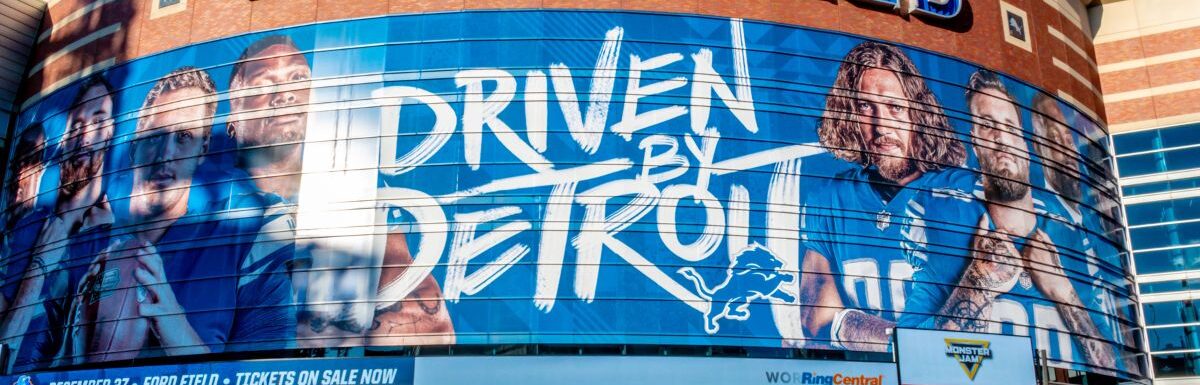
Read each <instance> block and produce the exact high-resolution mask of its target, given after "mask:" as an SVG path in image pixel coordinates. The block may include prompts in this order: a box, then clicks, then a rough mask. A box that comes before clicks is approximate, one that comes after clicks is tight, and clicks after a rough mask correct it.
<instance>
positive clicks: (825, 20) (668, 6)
mask: <svg viewBox="0 0 1200 385" xmlns="http://www.w3.org/2000/svg"><path fill="white" fill-rule="evenodd" d="M158 1H159V0H107V2H106V0H100V1H88V0H61V1H59V2H57V3H54V4H52V5H51V7H50V9H49V12H48V15H47V17H46V20H45V22H44V28H45V29H47V30H50V29H53V33H52V34H51V36H50V38H49V39H47V40H46V41H44V42H43V43H42V44H41V45H40V46H39V47H38V48H37V53H36V56H35V59H34V61H33V62H34V63H38V62H40V61H44V60H46V59H47V58H51V59H53V60H51V61H49V62H47V63H46V64H45V66H44V68H42V69H41V70H39V71H34V72H32V73H30V74H29V75H28V76H29V78H28V81H27V82H26V86H25V87H24V89H23V93H22V95H23V96H24V98H23V99H26V100H36V99H37V97H38V96H39V94H44V93H48V92H50V91H52V90H54V89H56V88H57V87H60V86H62V85H63V84H65V83H69V82H70V81H71V80H72V79H73V78H78V77H80V75H86V74H87V73H90V72H94V71H98V70H102V69H103V68H107V67H109V66H112V65H115V64H119V63H121V62H123V61H126V60H129V59H132V58H136V57H141V56H145V55H150V54H153V53H156V52H161V51H164V50H169V49H172V48H176V47H180V46H184V45H188V44H192V43H197V42H202V41H207V40H212V39H216V38H219V37H224V36H230V35H236V34H241V33H246V32H250V31H256V30H263V29H270V28H278V27H285V26H291V25H297V24H304V23H312V22H318V21H326V20H336V19H344V18H355V17H369V16H377V15H385V14H397V13H419V12H442V11H456V10H463V9H496V8H590V9H628V10H642V11H655V12H679V13H689V14H703V15H714V16H726V17H742V18H746V19H753V20H764V21H771V22H778V23H785V24H793V25H801V26H808V27H814V28H823V29H830V30H838V31H845V32H849V33H853V34H859V35H864V36H868V37H874V38H879V39H884V40H889V41H893V42H900V43H904V44H908V45H912V46H916V47H920V48H925V49H929V50H933V51H937V52H942V53H945V54H948V55H951V56H956V57H960V58H963V59H965V60H968V61H971V62H974V63H978V64H980V65H983V66H985V67H989V68H992V69H994V70H998V71H1001V72H1005V73H1008V74H1011V75H1013V76H1016V77H1018V78H1021V79H1022V80H1024V81H1026V82H1028V83H1031V84H1035V85H1038V86H1040V87H1042V88H1043V89H1045V90H1047V91H1049V92H1050V93H1052V94H1053V93H1057V94H1059V95H1060V96H1064V95H1063V94H1066V96H1065V97H1068V98H1070V100H1077V101H1078V103H1079V104H1080V106H1081V107H1083V108H1084V109H1087V110H1090V111H1093V112H1095V113H1096V114H1097V115H1098V116H1101V117H1102V116H1103V113H1104V112H1103V108H1102V107H1103V106H1102V103H1101V100H1100V97H1099V95H1098V94H1097V93H1096V92H1095V91H1093V89H1095V88H1098V84H1099V78H1098V76H1097V74H1096V70H1095V67H1093V66H1092V64H1091V62H1093V61H1094V60H1093V51H1092V44H1091V40H1090V38H1089V37H1088V32H1085V31H1084V30H1083V29H1081V27H1080V26H1078V25H1076V24H1075V23H1073V22H1071V21H1070V19H1069V18H1067V17H1066V16H1065V15H1064V11H1061V10H1059V8H1056V7H1055V6H1052V3H1054V2H1056V1H1057V2H1062V1H1076V0H1007V3H1008V4H1011V5H1012V6H1014V7H1016V8H1019V9H1020V10H1022V11H1024V12H1026V13H1027V15H1028V20H1029V31H1028V35H1029V37H1030V39H1031V40H1032V41H1031V42H1032V51H1026V50H1024V49H1022V48H1019V47H1017V46H1015V45H1011V44H1008V43H1006V42H1005V41H1004V35H1003V34H1004V33H1005V30H1004V28H1003V24H1002V19H1001V16H1000V12H1001V11H1000V0H966V5H965V7H964V11H963V12H962V13H961V14H960V15H959V16H958V17H957V18H955V19H953V20H941V19H934V18H924V17H914V16H907V17H904V16H900V15H898V14H896V13H894V11H892V10H890V9H888V8H885V7H879V6H875V5H872V4H870V3H867V2H864V1H861V0H387V1H384V0H255V1H250V0H180V1H181V3H182V5H179V6H177V7H178V10H177V11H175V12H174V13H169V14H161V13H162V12H160V14H154V13H155V12H154V11H153V8H154V5H155V3H156V2H158ZM97 3H103V5H101V6H99V7H96V9H95V10H92V11H90V12H87V15H85V16H84V17H82V18H75V19H71V17H70V16H71V15H72V14H74V13H78V12H80V10H81V9H84V8H85V7H87V5H88V4H97ZM112 25H118V26H119V27H118V28H116V30H115V31H111V33H108V34H105V35H103V36H99V37H96V38H95V39H94V40H92V41H91V42H89V43H86V44H82V45H79V44H77V43H78V42H80V41H86V38H87V37H89V36H92V35H94V34H95V33H96V32H97V31H101V32H105V31H106V30H105V28H109V30H111V29H112V28H111V26H112ZM1050 29H1054V30H1056V31H1059V32H1060V33H1061V35H1062V38H1059V37H1055V36H1052V35H1051V33H1050V32H1049V30H1050ZM1063 38H1065V39H1066V41H1070V42H1071V43H1072V44H1073V45H1074V46H1075V47H1078V50H1076V49H1072V48H1070V45H1068V44H1067V43H1065V42H1064V40H1063ZM71 48H74V49H73V50H71ZM1079 50H1081V51H1082V52H1083V53H1082V54H1080V53H1079ZM68 51H69V52H68ZM1056 60H1057V62H1058V63H1060V64H1058V65H1056ZM1063 65H1066V66H1069V67H1070V68H1072V69H1073V71H1074V72H1075V73H1077V74H1079V75H1081V76H1082V77H1083V80H1082V81H1081V80H1080V79H1079V78H1078V77H1073V76H1070V75H1069V74H1068V73H1067V72H1066V71H1064V70H1063V69H1062V67H1063ZM1084 82H1089V83H1091V84H1092V86H1091V87H1089V86H1088V85H1085V83H1084Z"/></svg>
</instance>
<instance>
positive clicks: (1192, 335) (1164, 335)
mask: <svg viewBox="0 0 1200 385" xmlns="http://www.w3.org/2000/svg"><path fill="white" fill-rule="evenodd" d="M1146 333H1147V336H1148V337H1150V351H1160V350H1191V349H1200V326H1183V327H1174V328H1162V329H1147V330H1146Z"/></svg>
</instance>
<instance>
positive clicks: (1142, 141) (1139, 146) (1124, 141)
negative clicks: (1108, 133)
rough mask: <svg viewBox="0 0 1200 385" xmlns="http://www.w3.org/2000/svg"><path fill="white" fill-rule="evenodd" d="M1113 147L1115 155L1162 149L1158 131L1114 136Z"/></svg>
mask: <svg viewBox="0 0 1200 385" xmlns="http://www.w3.org/2000/svg"><path fill="white" fill-rule="evenodd" d="M1113 145H1114V146H1115V147H1116V151H1117V154H1118V155H1119V154H1129V153H1133V152H1141V151H1149V150H1154V149H1158V148H1162V141H1161V140H1160V137H1159V135H1158V130H1147V131H1139V132H1133V133H1128V134H1121V135H1114V136H1113Z"/></svg>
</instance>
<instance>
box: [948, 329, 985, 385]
mask: <svg viewBox="0 0 1200 385" xmlns="http://www.w3.org/2000/svg"><path fill="white" fill-rule="evenodd" d="M989 345H991V342H988V341H984V340H968V339H960V338H947V339H946V355H947V356H950V357H954V360H955V361H958V365H959V366H962V370H963V373H966V374H967V378H968V379H970V380H971V381H974V380H975V373H978V372H979V367H981V366H983V360H986V359H989V358H992V349H989V348H988V346H989Z"/></svg>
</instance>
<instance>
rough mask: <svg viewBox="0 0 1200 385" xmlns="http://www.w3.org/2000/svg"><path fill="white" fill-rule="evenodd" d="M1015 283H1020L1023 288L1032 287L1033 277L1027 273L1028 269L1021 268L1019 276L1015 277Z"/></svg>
mask: <svg viewBox="0 0 1200 385" xmlns="http://www.w3.org/2000/svg"><path fill="white" fill-rule="evenodd" d="M1017 283H1020V284H1021V288H1022V289H1025V290H1029V289H1032V288H1033V277H1032V276H1030V275H1029V272H1028V271H1025V270H1021V276H1020V277H1017Z"/></svg>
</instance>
